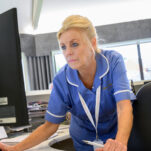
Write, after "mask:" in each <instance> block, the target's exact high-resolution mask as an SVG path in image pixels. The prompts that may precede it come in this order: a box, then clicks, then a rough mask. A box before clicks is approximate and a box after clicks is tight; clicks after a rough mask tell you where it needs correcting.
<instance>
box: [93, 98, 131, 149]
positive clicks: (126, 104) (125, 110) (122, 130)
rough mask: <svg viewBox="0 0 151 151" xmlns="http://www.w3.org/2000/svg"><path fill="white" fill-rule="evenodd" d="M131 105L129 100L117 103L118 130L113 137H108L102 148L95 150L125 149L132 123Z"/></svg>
mask: <svg viewBox="0 0 151 151" xmlns="http://www.w3.org/2000/svg"><path fill="white" fill-rule="evenodd" d="M132 111H133V109H132V105H131V101H130V100H122V101H119V102H118V103H117V114H118V131H117V134H116V138H115V139H108V140H107V141H106V143H105V145H104V148H102V149H101V148H100V149H97V150H96V151H112V150H113V151H127V143H128V139H129V136H130V132H131V129H132V123H133V113H132Z"/></svg>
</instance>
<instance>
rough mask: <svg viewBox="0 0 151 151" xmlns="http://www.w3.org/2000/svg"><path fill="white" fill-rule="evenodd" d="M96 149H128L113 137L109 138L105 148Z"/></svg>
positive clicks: (121, 150)
mask: <svg viewBox="0 0 151 151" xmlns="http://www.w3.org/2000/svg"><path fill="white" fill-rule="evenodd" d="M96 151H127V146H126V145H125V144H122V143H121V142H119V141H117V140H113V139H108V140H107V141H106V143H105V145H104V147H103V148H98V149H96Z"/></svg>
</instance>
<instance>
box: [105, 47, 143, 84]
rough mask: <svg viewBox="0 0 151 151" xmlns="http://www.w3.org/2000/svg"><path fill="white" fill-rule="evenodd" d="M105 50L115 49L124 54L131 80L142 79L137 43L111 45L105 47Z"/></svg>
mask: <svg viewBox="0 0 151 151" xmlns="http://www.w3.org/2000/svg"><path fill="white" fill-rule="evenodd" d="M105 50H115V51H117V52H119V53H120V54H121V55H122V56H123V58H124V62H125V66H126V69H127V76H128V79H129V80H133V81H140V80H141V79H140V71H139V63H138V53H137V45H126V46H118V47H110V48H105Z"/></svg>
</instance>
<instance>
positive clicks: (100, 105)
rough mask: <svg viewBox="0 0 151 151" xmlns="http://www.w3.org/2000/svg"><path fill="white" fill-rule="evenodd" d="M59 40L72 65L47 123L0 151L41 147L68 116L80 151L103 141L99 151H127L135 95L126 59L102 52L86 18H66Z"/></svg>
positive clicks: (60, 80) (57, 84)
mask: <svg viewBox="0 0 151 151" xmlns="http://www.w3.org/2000/svg"><path fill="white" fill-rule="evenodd" d="M57 37H58V41H59V45H60V48H61V49H62V52H63V55H64V57H65V59H66V61H67V65H65V66H64V67H63V68H62V69H61V70H60V71H59V73H58V74H57V75H56V77H55V78H54V80H53V90H52V92H51V96H50V101H49V105H48V109H47V112H46V116H45V119H46V122H45V123H44V124H43V125H42V126H40V127H39V128H38V129H36V130H35V131H34V132H33V133H32V134H31V135H30V136H29V137H28V138H27V139H25V140H24V141H23V142H21V143H19V144H17V145H16V146H11V147H10V146H5V145H4V144H0V148H1V149H2V150H3V151H23V150H25V149H28V148H31V147H32V146H35V145H37V144H39V143H40V142H42V141H44V140H46V139H47V138H48V137H50V135H52V134H53V133H54V132H56V130H57V129H58V126H59V124H60V123H61V122H63V121H64V120H65V115H66V112H67V111H69V112H71V114H72V116H71V125H70V135H71V137H72V139H73V142H74V146H75V149H76V150H77V151H84V150H86V151H92V150H94V149H93V146H91V145H88V144H86V143H85V142H84V141H83V140H88V141H96V142H98V143H100V142H101V141H102V142H103V143H104V147H103V148H98V149H97V151H127V142H128V138H129V135H130V131H131V128H132V121H133V115H132V105H131V101H130V100H132V99H134V98H135V96H134V95H133V93H132V92H131V90H130V88H129V82H128V79H127V76H126V69H125V66H124V62H123V58H122V56H121V55H120V54H119V53H117V52H115V51H104V50H101V51H100V50H99V49H98V48H97V40H96V37H97V35H96V31H95V28H94V27H93V25H92V23H91V22H90V21H89V20H88V19H87V18H86V17H82V16H79V15H72V16H69V17H68V18H66V19H65V21H64V22H63V26H62V28H61V29H60V30H59V32H58V34H57ZM31 140H32V141H31ZM3 148H6V149H3Z"/></svg>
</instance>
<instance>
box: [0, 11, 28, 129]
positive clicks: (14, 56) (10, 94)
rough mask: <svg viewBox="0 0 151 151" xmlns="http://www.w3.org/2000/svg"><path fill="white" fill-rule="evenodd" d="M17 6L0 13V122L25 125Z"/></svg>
mask: <svg viewBox="0 0 151 151" xmlns="http://www.w3.org/2000/svg"><path fill="white" fill-rule="evenodd" d="M28 123H29V122H28V111H27V103H26V96H25V89H24V81H23V72H22V64H21V49H20V40H19V33H18V23H17V10H16V8H13V9H11V10H9V11H7V12H5V13H2V14H0V125H3V126H5V125H13V126H23V125H28Z"/></svg>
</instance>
